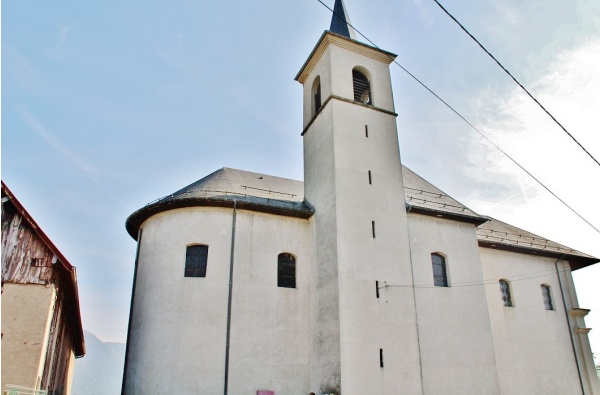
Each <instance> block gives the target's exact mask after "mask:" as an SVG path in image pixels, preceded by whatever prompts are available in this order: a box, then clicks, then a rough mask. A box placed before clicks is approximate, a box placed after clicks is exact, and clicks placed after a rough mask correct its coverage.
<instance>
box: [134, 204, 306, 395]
mask: <svg viewBox="0 0 600 395" xmlns="http://www.w3.org/2000/svg"><path fill="white" fill-rule="evenodd" d="M232 214H233V210H232V209H224V208H200V207H198V208H188V209H178V210H172V211H168V212H165V213H161V214H158V215H155V216H153V217H151V218H150V219H148V220H147V221H146V222H145V223H144V224H143V226H142V229H143V234H142V242H141V246H140V257H139V263H138V272H137V282H136V292H135V296H134V297H135V299H134V309H133V314H132V317H131V320H132V328H131V334H130V339H129V354H128V356H127V358H128V370H127V376H126V383H127V388H126V391H127V394H147V393H155V392H168V391H171V390H177V391H178V393H183V394H197V393H202V394H218V393H222V391H223V387H224V372H225V344H226V340H225V339H226V327H227V301H228V292H229V287H228V282H229V267H230V248H231V227H232ZM309 240H310V238H309V224H308V221H306V220H300V219H292V218H287V217H279V216H274V215H269V214H260V213H252V212H249V211H244V210H238V211H237V227H236V241H235V252H234V257H235V262H234V275H233V305H232V315H231V344H230V365H229V393H232V394H236V393H255V392H256V390H260V389H267V390H274V391H276V393H280V394H306V393H308V388H309V384H308V377H309V368H310V358H309V353H310V344H309V335H308V334H309V330H310V316H309V313H308V311H309V306H310V298H309V280H308V279H309V278H310V274H309V270H310V267H311V265H310V251H311V248H310V245H309ZM190 244H206V245H208V246H209V250H208V264H207V271H206V277H205V278H189V277H184V266H185V254H186V246H187V245H190ZM281 252H289V253H292V254H294V255H295V256H296V258H297V260H296V265H297V273H296V275H297V288H296V289H286V288H278V287H277V255H278V254H279V253H281Z"/></svg>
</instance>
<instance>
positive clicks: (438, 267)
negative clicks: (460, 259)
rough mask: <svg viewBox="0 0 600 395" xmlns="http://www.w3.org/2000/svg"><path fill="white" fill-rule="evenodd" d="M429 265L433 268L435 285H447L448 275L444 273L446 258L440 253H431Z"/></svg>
mask: <svg viewBox="0 0 600 395" xmlns="http://www.w3.org/2000/svg"><path fill="white" fill-rule="evenodd" d="M431 265H432V268H433V284H434V285H435V286H436V287H447V286H448V277H447V275H446V260H445V259H444V257H443V256H441V255H440V254H431Z"/></svg>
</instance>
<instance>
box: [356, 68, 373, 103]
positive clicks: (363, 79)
mask: <svg viewBox="0 0 600 395" xmlns="http://www.w3.org/2000/svg"><path fill="white" fill-rule="evenodd" d="M352 83H353V86H354V101H358V102H361V103H364V104H373V99H372V97H371V96H372V95H371V82H370V81H369V79H368V78H367V76H366V75H365V74H364V73H362V72H361V71H359V70H357V69H353V70H352Z"/></svg>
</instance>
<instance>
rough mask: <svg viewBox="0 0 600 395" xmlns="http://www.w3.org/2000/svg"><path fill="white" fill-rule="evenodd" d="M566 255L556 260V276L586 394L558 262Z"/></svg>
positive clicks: (576, 363) (574, 354)
mask: <svg viewBox="0 0 600 395" xmlns="http://www.w3.org/2000/svg"><path fill="white" fill-rule="evenodd" d="M564 257H565V255H564V254H563V256H562V257H560V258H559V259H557V260H556V262H554V267H555V268H556V276H557V277H558V286H559V287H560V296H561V299H562V302H563V307H564V309H565V317H567V327H568V328H569V339H571V347H573V357H574V358H575V365H577V373H578V376H579V385H581V393H582V394H584V395H585V392H586V391H585V386H584V384H583V377H582V372H581V366H580V365H579V359H578V358H577V348H576V346H575V339H573V328H572V327H571V318H570V317H569V310H568V308H567V301H566V299H565V292H564V289H563V285H562V280H561V278H560V271H559V270H558V262H560V261H561V260H562V259H563V258H564Z"/></svg>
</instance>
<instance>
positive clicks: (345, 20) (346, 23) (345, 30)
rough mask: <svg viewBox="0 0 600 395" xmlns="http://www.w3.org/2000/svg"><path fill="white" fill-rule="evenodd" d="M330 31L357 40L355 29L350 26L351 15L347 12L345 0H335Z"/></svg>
mask: <svg viewBox="0 0 600 395" xmlns="http://www.w3.org/2000/svg"><path fill="white" fill-rule="evenodd" d="M329 31H330V32H332V33H336V34H339V35H341V36H344V37H348V38H351V39H353V40H356V37H355V35H354V29H352V28H351V27H350V17H349V16H348V13H347V12H346V7H344V1H343V0H335V5H334V6H333V16H332V18H331V26H330V27H329Z"/></svg>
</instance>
